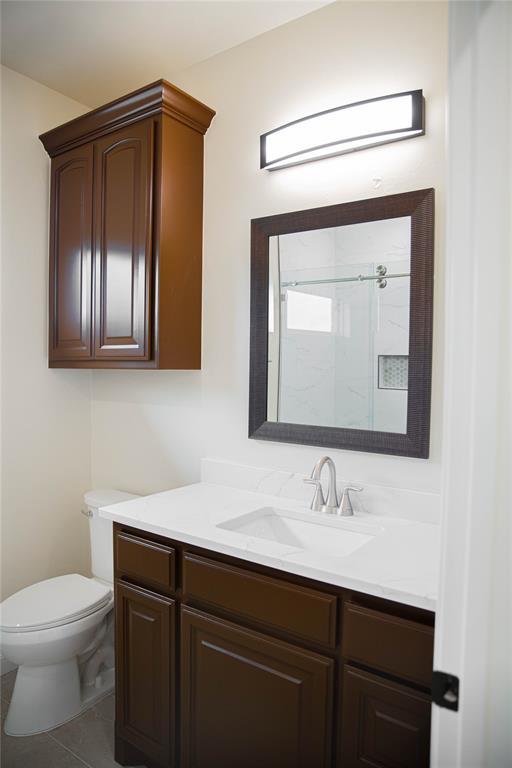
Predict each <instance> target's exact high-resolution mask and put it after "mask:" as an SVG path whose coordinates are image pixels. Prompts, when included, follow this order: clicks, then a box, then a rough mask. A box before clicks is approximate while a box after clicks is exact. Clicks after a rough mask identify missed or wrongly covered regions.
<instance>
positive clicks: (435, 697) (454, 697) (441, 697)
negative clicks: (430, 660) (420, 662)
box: [432, 670, 459, 711]
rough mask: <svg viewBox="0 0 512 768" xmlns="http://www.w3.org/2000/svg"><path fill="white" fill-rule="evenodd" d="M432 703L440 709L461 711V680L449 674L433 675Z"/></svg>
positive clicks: (435, 672) (436, 673)
mask: <svg viewBox="0 0 512 768" xmlns="http://www.w3.org/2000/svg"><path fill="white" fill-rule="evenodd" d="M432 701H433V702H434V704H437V706H438V707H446V709H454V710H455V711H457V710H458V709H459V678H458V677H455V675H449V674H448V673H447V672H438V671H437V670H436V671H434V672H433V674H432Z"/></svg>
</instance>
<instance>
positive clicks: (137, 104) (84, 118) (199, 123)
mask: <svg viewBox="0 0 512 768" xmlns="http://www.w3.org/2000/svg"><path fill="white" fill-rule="evenodd" d="M160 114H165V115H167V116H168V117H172V118H173V119H174V120H178V121H179V122H181V123H183V124H184V125H187V126H188V127H189V128H192V129H193V130H195V131H198V132H199V133H201V134H203V135H204V134H205V133H206V131H207V130H208V128H209V126H210V123H211V121H212V119H213V117H214V115H215V112H214V110H213V109H210V107H207V106H206V104H203V103H202V102H200V101H198V100H197V99H194V98H193V97H192V96H190V95H189V94H188V93H185V91H182V90H181V89H180V88H177V87H176V86H175V85H172V84H171V83H169V82H167V80H157V81H156V82H154V83H150V85H145V86H144V87H143V88H139V89H138V90H136V91H132V92H131V93H128V94H126V96H121V97H120V98H119V99H115V100H114V101H110V102H109V103H108V104H104V105H103V106H101V107H98V108H97V109H93V110H92V111H91V112H87V113H86V114H85V115H81V116H80V117H77V118H75V119H74V120H70V121H69V122H67V123H64V124H63V125H59V126H58V127H57V128H52V129H51V130H50V131H46V133H42V134H41V136H40V137H39V138H40V140H41V141H42V143H43V146H44V148H45V149H46V151H47V152H48V154H49V155H50V157H55V156H56V155H59V154H60V153H61V152H66V151H67V150H68V149H72V148H73V147H76V146H79V145H80V144H84V143H86V142H88V141H93V140H94V139H95V138H97V137H98V136H102V135H103V134H105V133H107V132H108V131H114V130H116V129H117V128H122V127H123V126H125V125H129V124H130V123H132V122H134V121H136V120H142V119H144V118H146V117H153V116H155V115H160Z"/></svg>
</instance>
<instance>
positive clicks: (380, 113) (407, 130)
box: [261, 91, 424, 170]
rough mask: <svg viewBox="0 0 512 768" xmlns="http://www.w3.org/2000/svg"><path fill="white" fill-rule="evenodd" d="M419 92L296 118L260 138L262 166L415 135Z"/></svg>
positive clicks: (418, 130) (293, 162) (418, 125)
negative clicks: (299, 118) (292, 121)
mask: <svg viewBox="0 0 512 768" xmlns="http://www.w3.org/2000/svg"><path fill="white" fill-rule="evenodd" d="M423 133H424V128H423V95H422V92H421V91H414V92H410V93H405V94H397V95H395V96H388V97H383V98H378V99H373V100H369V101H364V102H359V103H357V104H351V105H348V106H344V107H338V108H337V109H332V110H328V111H326V112H321V113H319V114H317V115H311V116H310V117H306V118H303V119H301V120H297V121H295V122H294V123H290V124H288V125H284V126H282V127H281V128H277V129H275V130H274V131H270V132H269V133H267V134H265V135H264V136H262V137H261V140H262V147H261V152H262V154H261V166H262V167H263V168H267V169H268V170H273V169H275V168H282V167H286V166H288V165H296V164H297V163H304V162H308V161H310V160H316V159H319V158H321V157H329V156H332V155H337V154H343V153H345V152H353V151H355V150H357V149H364V148H365V147H368V146H375V145H377V144H384V143H387V142H390V141H397V140H400V139H406V138H410V137H412V136H418V135H421V134H423Z"/></svg>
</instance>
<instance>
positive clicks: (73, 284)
mask: <svg viewBox="0 0 512 768" xmlns="http://www.w3.org/2000/svg"><path fill="white" fill-rule="evenodd" d="M92 179H93V151H92V146H90V145H86V146H83V147H79V148H78V149H73V150H70V151H69V152H65V153H64V154H62V155H59V156H58V157H56V158H54V159H53V160H52V179H51V218H50V313H49V315H50V317H49V350H48V356H49V359H50V360H76V359H88V358H90V357H91V307H92V294H91V291H92V253H91V247H92V194H93V182H92Z"/></svg>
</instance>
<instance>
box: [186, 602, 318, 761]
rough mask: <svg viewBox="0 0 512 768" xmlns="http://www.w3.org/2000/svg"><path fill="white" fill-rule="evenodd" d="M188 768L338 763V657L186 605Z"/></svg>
mask: <svg viewBox="0 0 512 768" xmlns="http://www.w3.org/2000/svg"><path fill="white" fill-rule="evenodd" d="M181 619H182V621H181V632H182V635H181V640H182V662H181V674H182V679H181V693H182V699H181V701H182V707H181V715H182V748H183V763H182V765H183V768H219V766H222V768H241V767H242V766H243V768H263V767H264V768H325V767H326V766H329V765H330V764H331V762H330V761H331V749H330V742H331V725H332V724H331V712H332V675H333V662H332V661H331V660H330V659H327V658H325V657H323V656H320V655H319V654H317V653H312V652H310V651H305V650H301V649H299V648H296V647H295V646H293V645H289V644H288V643H284V642H281V641H279V640H274V639H272V638H269V637H266V636H265V635H261V634H259V633H257V632H252V631H249V630H247V629H242V628H240V627H238V626H237V625H235V624H231V623H230V622H226V621H222V620H220V619H215V618H213V617H211V616H209V615H208V614H205V613H202V612H200V611H196V610H193V609H190V608H182V611H181Z"/></svg>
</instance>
